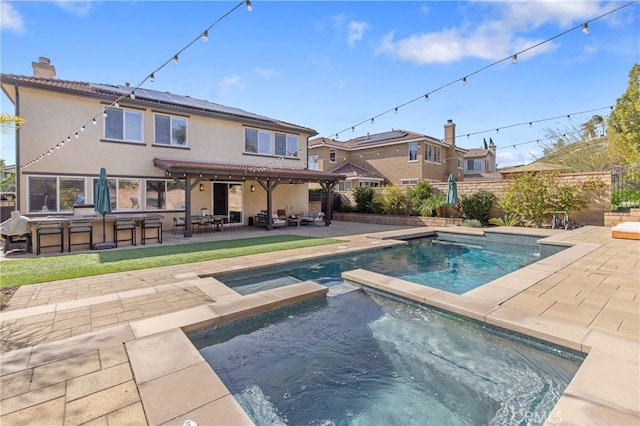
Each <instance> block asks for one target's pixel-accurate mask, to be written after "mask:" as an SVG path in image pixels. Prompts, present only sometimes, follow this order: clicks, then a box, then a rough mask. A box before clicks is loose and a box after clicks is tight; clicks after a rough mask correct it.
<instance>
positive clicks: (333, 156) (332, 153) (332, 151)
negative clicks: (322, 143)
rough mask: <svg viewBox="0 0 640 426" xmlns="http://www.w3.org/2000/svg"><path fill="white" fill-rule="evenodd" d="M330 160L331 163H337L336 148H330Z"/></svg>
mask: <svg viewBox="0 0 640 426" xmlns="http://www.w3.org/2000/svg"><path fill="white" fill-rule="evenodd" d="M329 162H330V163H335V162H336V150H335V149H330V150H329Z"/></svg>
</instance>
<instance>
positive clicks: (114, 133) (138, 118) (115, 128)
mask: <svg viewBox="0 0 640 426" xmlns="http://www.w3.org/2000/svg"><path fill="white" fill-rule="evenodd" d="M105 112H106V113H107V116H106V117H104V138H105V139H109V140H114V141H123V142H142V112H140V111H136V110H131V109H126V108H115V107H109V108H106V109H105Z"/></svg>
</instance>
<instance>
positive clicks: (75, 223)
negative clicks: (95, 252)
mask: <svg viewBox="0 0 640 426" xmlns="http://www.w3.org/2000/svg"><path fill="white" fill-rule="evenodd" d="M67 232H68V234H69V235H68V237H69V252H71V246H81V245H86V244H89V248H91V247H93V226H92V225H91V221H90V220H88V219H71V220H70V221H69V230H68V231H67ZM73 234H89V242H88V243H85V242H82V243H72V242H71V236H72V235H73Z"/></svg>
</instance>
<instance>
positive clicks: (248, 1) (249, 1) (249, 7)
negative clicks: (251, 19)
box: [245, 0, 253, 12]
mask: <svg viewBox="0 0 640 426" xmlns="http://www.w3.org/2000/svg"><path fill="white" fill-rule="evenodd" d="M245 3H246V4H247V11H248V12H252V11H253V6H251V0H245Z"/></svg>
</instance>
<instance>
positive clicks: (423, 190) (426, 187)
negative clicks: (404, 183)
mask: <svg viewBox="0 0 640 426" xmlns="http://www.w3.org/2000/svg"><path fill="white" fill-rule="evenodd" d="M431 192H432V188H431V184H430V183H429V182H428V181H426V180H421V181H420V182H418V183H417V184H416V185H414V186H411V187H409V188H408V189H407V198H408V199H409V206H410V208H411V213H413V214H415V215H421V214H422V203H423V202H424V201H425V200H427V199H428V198H429V197H431Z"/></svg>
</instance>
